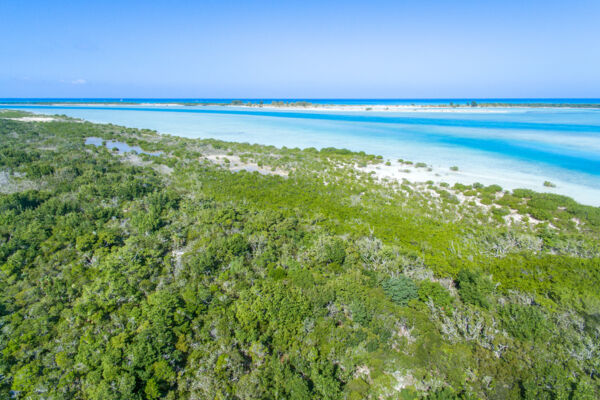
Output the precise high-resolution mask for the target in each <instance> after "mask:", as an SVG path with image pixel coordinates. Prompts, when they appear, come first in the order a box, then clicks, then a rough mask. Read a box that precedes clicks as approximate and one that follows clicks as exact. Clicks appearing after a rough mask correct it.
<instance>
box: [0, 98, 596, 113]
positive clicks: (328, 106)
mask: <svg viewBox="0 0 600 400" xmlns="http://www.w3.org/2000/svg"><path fill="white" fill-rule="evenodd" d="M35 105H38V106H57V107H60V106H78V107H82V108H83V107H94V106H132V105H137V106H144V107H208V106H212V107H242V108H248V109H266V110H293V111H336V112H337V111H339V112H343V111H354V112H356V111H360V112H367V111H373V112H405V111H408V112H419V111H436V112H478V111H479V112H488V111H490V110H496V111H500V110H501V109H507V108H510V109H520V108H524V109H531V108H549V109H553V108H561V109H600V102H599V103H575V102H573V103H546V102H523V103H514V102H477V101H471V102H465V101H464V100H461V102H460V103H454V102H448V103H440V104H417V103H411V104H369V103H365V104H336V103H312V102H308V101H272V102H262V101H242V100H232V101H229V102H220V101H215V102H179V101H169V102H164V103H163V102H149V101H147V100H146V101H90V102H84V101H82V102H78V101H23V102H16V101H15V102H12V101H11V102H4V103H3V102H0V106H12V107H14V106H35Z"/></svg>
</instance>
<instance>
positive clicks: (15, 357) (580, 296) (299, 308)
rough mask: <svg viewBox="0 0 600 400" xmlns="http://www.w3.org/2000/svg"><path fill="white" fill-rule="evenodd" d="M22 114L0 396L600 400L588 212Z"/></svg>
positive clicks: (267, 150)
mask: <svg viewBox="0 0 600 400" xmlns="http://www.w3.org/2000/svg"><path fill="white" fill-rule="evenodd" d="M23 115H26V114H24V113H20V112H16V111H11V112H0V398H6V399H10V398H15V399H159V398H160V399H312V398H314V399H363V398H366V399H398V398H400V399H415V398H416V399H479V398H481V399H520V398H523V399H594V398H598V396H599V395H600V391H599V390H600V346H598V343H600V317H599V316H600V295H599V294H598V286H599V284H600V268H599V265H600V249H599V248H598V243H600V209H598V208H594V207H588V206H583V205H580V204H578V203H576V202H575V201H573V200H572V199H569V198H567V197H564V196H558V195H554V194H548V193H536V192H533V191H530V190H524V189H520V190H515V191H512V192H509V191H503V190H502V188H500V187H499V186H497V185H492V186H483V185H480V184H475V185H459V184H457V185H454V186H453V187H450V186H449V185H447V184H446V185H443V186H442V185H439V186H436V185H434V184H433V183H429V184H411V183H409V182H407V181H404V182H395V181H378V180H376V178H375V177H374V176H373V175H371V174H366V173H362V172H360V170H359V169H356V168H354V167H353V166H355V165H372V164H382V163H384V160H383V159H382V158H381V157H377V156H372V155H367V154H365V153H362V152H361V153H355V152H351V151H348V150H343V149H331V148H330V149H322V150H320V151H319V150H316V149H304V150H300V149H287V148H283V149H277V148H275V147H272V146H258V145H249V144H243V143H226V142H221V141H216V140H193V139H185V138H176V137H171V136H166V135H165V136H161V135H158V134H157V133H156V132H153V131H150V130H137V129H131V128H125V127H121V126H116V125H96V124H92V123H89V122H75V121H73V120H70V119H69V118H66V117H59V118H58V119H57V120H55V121H53V122H22V121H15V120H9V119H6V118H9V117H10V118H18V117H19V116H23ZM88 137H99V138H102V140H104V141H107V142H108V141H109V140H112V141H120V142H124V143H127V144H128V145H130V146H140V147H141V148H142V149H144V151H147V152H158V151H161V152H162V153H160V155H157V156H151V155H148V154H139V155H135V154H131V153H121V152H113V151H109V149H107V148H106V146H105V145H102V146H93V145H85V139H86V138H88ZM217 157H219V158H218V159H217ZM224 160H229V161H230V162H229V163H226V162H225V161H224ZM234 160H235V161H234ZM234 164H238V166H234ZM257 168H260V170H257ZM234 169H235V170H234ZM459 194H460V195H461V196H459ZM517 217H518V218H517Z"/></svg>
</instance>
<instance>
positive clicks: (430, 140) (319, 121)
mask: <svg viewBox="0 0 600 400" xmlns="http://www.w3.org/2000/svg"><path fill="white" fill-rule="evenodd" d="M120 100H121V99H69V101H70V102H75V101H76V102H80V103H81V104H80V105H61V104H48V105H46V104H33V103H29V104H24V101H29V102H36V101H38V102H39V101H44V102H50V103H52V102H60V101H65V99H0V109H2V108H10V109H21V110H25V111H31V112H35V113H42V114H65V115H68V116H70V117H76V118H83V119H86V120H89V121H92V122H100V123H113V124H119V125H125V126H130V127H137V128H148V129H155V130H157V131H158V132H160V133H167V134H172V135H178V136H183V137H190V138H215V139H220V140H226V141H235V142H247V143H260V144H267V145H274V146H278V147H281V146H286V147H290V148H293V147H300V148H305V147H316V148H322V147H337V148H347V149H350V150H355V151H360V150H362V151H365V152H367V153H371V154H377V155H382V156H384V158H386V159H390V160H396V159H399V158H402V159H405V160H411V161H414V162H425V163H427V164H429V165H431V166H432V167H433V173H434V178H432V180H437V181H440V182H441V181H445V182H448V183H450V184H452V183H454V182H462V183H467V184H468V183H473V182H481V183H484V184H492V183H496V184H499V185H501V186H502V187H504V188H507V189H514V188H518V187H524V188H531V189H534V190H537V191H547V192H553V193H559V194H565V195H567V196H570V197H573V198H574V199H576V200H578V201H580V202H582V203H584V204H590V205H595V206H600V108H594V109H587V108H492V109H485V108H477V109H472V110H471V109H466V108H459V109H444V110H434V111H424V110H416V111H399V112H395V111H386V112H375V111H327V110H319V111H295V110H286V109H281V110H273V109H271V110H269V109H258V108H245V107H231V106H229V107H223V106H161V105H159V103H172V102H198V103H202V102H216V101H217V100H219V101H223V102H229V101H230V100H231V99H195V100H193V101H192V100H190V99H122V100H123V102H128V101H143V102H144V103H145V104H144V105H127V104H123V105H103V104H94V103H99V102H107V101H115V102H118V101H120ZM253 100H254V101H257V100H258V99H244V101H253ZM263 100H264V101H265V103H269V102H270V101H271V100H276V101H277V100H280V99H266V100H265V99H263ZM281 100H282V101H303V100H305V101H310V102H312V103H320V104H344V105H359V104H360V105H362V104H373V105H410V104H415V105H424V104H447V103H449V102H450V101H452V102H454V103H455V104H461V103H467V102H470V101H471V99H458V100H457V99H431V100H423V99H420V100H416V99H414V100H413V99H408V100H406V99H402V100H391V99H390V100H380V99H379V100H378V99H293V100H290V99H281ZM475 100H476V101H477V102H502V103H509V102H510V103H526V102H529V103H571V104H574V105H576V104H582V103H600V100H598V99H475ZM153 103H156V104H153ZM451 166H458V167H459V171H458V172H452V171H450V170H449V168H450V167H451ZM407 178H408V179H409V180H410V177H407ZM544 181H551V182H553V183H554V184H556V188H548V187H545V186H544V185H543V182H544Z"/></svg>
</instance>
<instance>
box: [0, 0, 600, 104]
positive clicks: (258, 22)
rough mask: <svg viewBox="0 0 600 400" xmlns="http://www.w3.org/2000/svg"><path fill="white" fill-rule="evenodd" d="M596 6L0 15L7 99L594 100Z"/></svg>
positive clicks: (325, 6) (578, 1)
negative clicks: (539, 98)
mask: <svg viewBox="0 0 600 400" xmlns="http://www.w3.org/2000/svg"><path fill="white" fill-rule="evenodd" d="M599 21H600V1H598V0H572V1H566V0H562V1H555V0H544V1H538V0H518V1H515V0H504V1H493V2H492V1H489V2H488V1H476V0H473V1H466V0H454V1H433V0H415V1H402V0H396V1H378V0H371V1H353V0H347V1H340V2H337V1H323V0H321V1H311V0H303V1H294V0H288V1H260V0H255V1H253V0H245V1H226V0H221V1H177V0H171V1H161V0H153V1H149V0H146V1H137V0H130V1H113V0H104V1H94V0H88V1H62V0H53V1H48V0H43V1H38V0H29V1H22V0H2V1H0V98H6V97H110V98H132V97H148V98H169V97H171V98H492V97H495V98H515V97H525V98H532V97H551V98H561V97H581V98H584V97H585V98H599V97H600V42H599V40H600V22H599Z"/></svg>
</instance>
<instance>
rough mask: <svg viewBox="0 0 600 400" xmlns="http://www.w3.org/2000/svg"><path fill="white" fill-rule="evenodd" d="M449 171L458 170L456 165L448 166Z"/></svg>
mask: <svg viewBox="0 0 600 400" xmlns="http://www.w3.org/2000/svg"><path fill="white" fill-rule="evenodd" d="M450 171H455V172H456V171H458V167H457V166H456V165H453V166H452V167H450Z"/></svg>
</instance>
